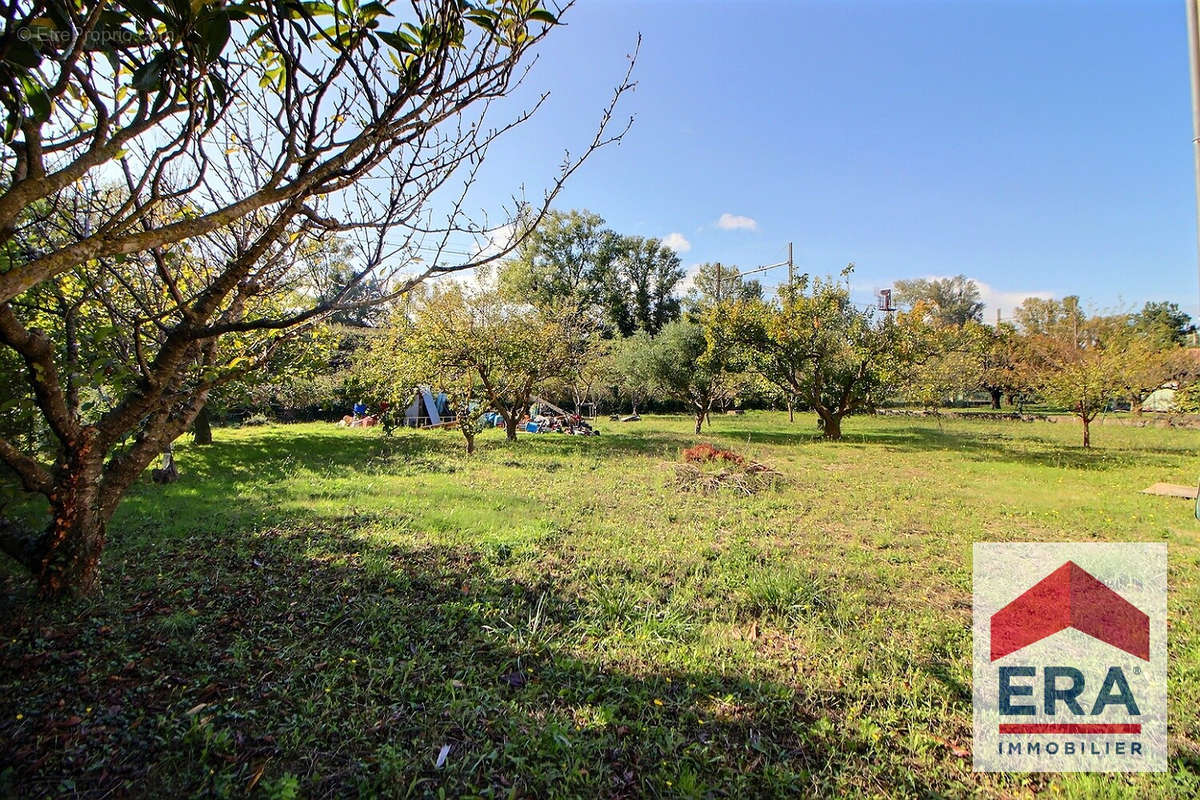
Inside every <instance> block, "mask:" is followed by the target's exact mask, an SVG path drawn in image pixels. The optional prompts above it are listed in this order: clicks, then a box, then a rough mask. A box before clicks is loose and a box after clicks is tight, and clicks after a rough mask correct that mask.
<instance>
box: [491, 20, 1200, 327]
mask: <svg viewBox="0 0 1200 800" xmlns="http://www.w3.org/2000/svg"><path fill="white" fill-rule="evenodd" d="M565 19H566V21H567V23H568V24H567V25H566V26H565V27H563V28H561V29H560V30H557V31H555V32H554V33H553V34H552V35H551V36H550V37H549V39H548V40H547V41H546V43H545V45H544V46H543V48H542V49H541V51H540V60H539V62H538V63H537V65H536V66H535V68H534V72H533V74H532V76H531V78H530V83H529V85H528V87H526V88H527V90H529V91H532V90H534V89H538V90H541V89H548V90H549V91H550V92H551V97H550V100H549V101H548V104H547V105H546V106H545V107H544V108H543V109H542V110H541V111H540V112H539V114H538V115H537V116H536V117H535V118H534V119H533V120H532V121H530V122H529V123H527V124H526V125H525V126H524V127H523V128H521V129H519V130H518V131H517V132H516V133H514V135H512V136H511V137H510V138H509V139H507V140H506V141H505V142H504V143H503V145H502V146H498V147H497V148H496V149H495V150H494V151H493V152H492V154H491V158H492V162H491V163H489V165H488V170H487V172H486V174H485V175H484V178H483V180H482V182H481V184H480V186H479V187H478V189H479V192H478V193H477V194H476V195H475V200H476V201H477V202H479V203H480V204H481V205H490V206H491V207H492V208H494V207H495V206H496V204H497V203H499V202H501V201H502V200H504V199H505V198H506V197H507V196H508V194H509V193H510V192H511V191H512V190H513V189H515V188H516V187H517V185H518V184H521V183H524V184H525V186H526V188H527V189H528V190H529V191H530V192H534V191H536V190H537V189H538V188H539V187H540V186H542V185H544V184H545V182H546V180H547V178H548V177H549V176H550V175H551V174H552V173H553V169H554V167H555V166H556V164H557V162H558V160H559V159H560V158H561V154H562V151H563V149H564V148H573V149H578V147H579V146H580V145H581V144H582V143H583V142H585V141H586V140H587V139H588V138H589V137H590V134H591V131H592V129H593V126H594V124H595V121H596V119H597V116H598V113H599V111H600V109H601V108H602V107H603V105H604V103H605V101H606V99H607V96H608V93H609V92H610V90H611V88H612V86H613V85H614V84H615V83H616V82H617V81H618V80H619V78H620V76H621V74H622V71H623V69H624V66H625V63H626V55H627V54H628V53H629V52H630V51H631V49H632V47H633V45H634V43H635V40H636V37H637V35H638V34H639V33H641V35H642V37H643V41H642V49H641V55H640V57H639V59H638V63H637V67H636V72H635V78H636V80H637V82H638V87H637V90H636V92H634V94H633V95H631V96H630V97H629V98H628V102H626V103H625V105H624V106H623V108H622V111H623V112H624V113H625V114H626V115H628V114H632V115H634V116H635V118H636V121H635V123H634V126H633V129H632V130H631V131H630V133H629V134H628V136H627V137H626V139H625V141H624V142H623V143H622V144H621V145H620V146H619V147H615V148H612V149H609V150H606V151H603V152H601V153H599V154H597V155H596V156H594V158H593V160H591V161H590V162H589V163H587V164H586V165H585V166H584V167H583V169H582V170H581V171H580V172H579V173H578V174H577V175H576V176H575V177H574V179H573V180H572V182H571V183H570V184H569V186H568V188H567V189H566V191H565V192H564V194H563V195H562V196H561V198H560V201H559V202H558V203H557V205H558V207H561V208H572V207H574V208H588V209H590V210H592V211H595V212H597V213H599V214H601V215H602V216H603V217H605V219H606V220H607V221H608V223H609V224H610V226H612V227H613V228H614V229H616V230H618V231H620V232H623V233H632V234H641V235H646V236H659V237H667V236H669V235H671V234H677V235H678V236H677V237H676V238H674V241H676V242H677V243H678V246H679V249H680V251H681V252H680V255H681V257H682V259H683V261H684V264H685V265H687V266H689V267H690V266H693V265H695V264H697V263H700V262H704V261H716V260H719V261H722V262H724V263H732V264H737V265H739V266H742V267H743V268H749V267H752V266H754V265H758V264H763V263H768V262H773V261H778V260H780V259H781V258H783V257H784V255H785V248H786V244H787V242H788V241H789V240H791V241H793V242H794V243H795V252H796V261H797V264H798V267H799V269H800V270H802V271H811V272H819V273H826V272H830V273H833V272H837V271H838V270H840V269H841V267H842V266H844V265H845V263H846V262H848V261H854V262H855V263H856V265H857V270H856V273H855V278H854V287H855V289H856V291H857V292H858V293H859V294H860V296H861V297H863V298H867V297H869V296H870V294H871V292H872V290H873V289H875V288H882V287H884V286H888V285H890V283H891V281H893V280H895V279H897V278H904V277H918V276H929V275H952V274H957V273H960V272H961V273H965V274H966V275H968V276H970V277H972V278H975V279H976V280H977V281H979V282H980V283H981V284H983V285H985V286H986V288H987V291H986V292H985V295H986V297H985V299H987V300H988V302H989V305H990V309H989V311H988V312H987V314H988V316H989V319H991V318H994V315H995V308H996V307H997V306H999V307H1000V308H1001V309H1002V310H1003V312H1004V314H1005V315H1006V316H1007V315H1008V313H1010V312H1011V308H1012V306H1013V305H1014V304H1015V303H1016V302H1018V301H1019V298H1020V297H1022V296H1025V295H1028V294H1042V295H1055V296H1061V295H1063V294H1071V293H1075V294H1080V295H1081V296H1082V297H1083V298H1084V300H1085V301H1086V302H1088V303H1089V304H1091V305H1092V306H1094V307H1096V308H1098V309H1112V308H1116V307H1129V306H1132V305H1135V304H1140V303H1141V302H1143V301H1144V300H1147V299H1167V300H1174V301H1176V302H1179V303H1180V304H1181V305H1182V306H1184V308H1186V309H1187V310H1188V311H1189V312H1192V313H1195V312H1196V309H1197V266H1196V232H1195V231H1196V229H1195V224H1196V222H1195V220H1196V212H1195V205H1194V202H1195V198H1194V193H1193V181H1194V178H1193V167H1192V152H1191V140H1192V131H1191V113H1190V95H1189V89H1188V63H1187V34H1186V26H1185V20H1184V4H1183V3H1182V2H1178V1H1177V0H1137V1H1136V2H1134V1H1132V0H1130V1H1128V2H1116V0H1110V1H1108V2H1105V1H1104V0H1091V1H1090V2H1085V1H1084V0H1046V1H1044V2H1033V1H1029V2H1025V1H1023V0H990V1H989V0H985V1H983V2H980V1H979V0H969V1H968V0H962V1H961V2H951V0H942V1H941V2H931V1H930V0H912V1H910V2H890V1H885V0H854V1H853V2H850V1H849V0H847V2H831V1H829V0H826V1H825V2H807V1H797V2H738V3H734V2H683V0H663V1H661V2H632V1H630V0H582V2H581V3H580V4H579V5H578V6H577V7H576V8H574V9H573V10H572V11H571V12H570V13H569V14H568V15H567V16H566V17H565ZM525 96H526V97H528V96H529V95H528V94H526V95H525ZM722 215H730V216H733V217H744V218H746V219H747V220H753V223H754V224H753V226H752V227H750V226H749V223H748V222H746V221H744V220H742V221H741V226H740V227H739V226H733V227H728V226H727V227H725V228H723V227H721V226H720V225H719V224H718V221H719V220H720V219H721V218H722ZM727 219H728V218H727ZM684 240H686V245H685V244H684V243H683V242H684Z"/></svg>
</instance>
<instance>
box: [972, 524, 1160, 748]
mask: <svg viewBox="0 0 1200 800" xmlns="http://www.w3.org/2000/svg"><path fill="white" fill-rule="evenodd" d="M974 556H975V564H974V600H975V602H974V665H975V669H974V671H975V690H974V712H975V741H974V766H975V769H977V770H986V771H1033V770H1036V771H1069V772H1080V771H1160V770H1165V769H1166V546H1165V545H1161V544H976V545H975V551H974Z"/></svg>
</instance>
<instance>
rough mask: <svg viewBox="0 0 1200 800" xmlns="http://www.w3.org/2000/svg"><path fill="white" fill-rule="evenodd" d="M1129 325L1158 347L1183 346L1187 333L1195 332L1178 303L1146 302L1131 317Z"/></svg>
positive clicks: (1188, 317) (1187, 316) (1190, 320)
mask: <svg viewBox="0 0 1200 800" xmlns="http://www.w3.org/2000/svg"><path fill="white" fill-rule="evenodd" d="M1131 323H1132V324H1133V326H1134V327H1135V328H1136V329H1137V330H1138V332H1139V333H1140V334H1141V335H1143V336H1146V337H1149V338H1150V339H1151V340H1153V341H1154V342H1155V343H1156V344H1158V345H1160V346H1166V345H1180V344H1183V343H1184V342H1185V341H1186V340H1187V335H1188V333H1189V332H1191V331H1193V330H1195V326H1194V325H1192V318H1191V317H1190V316H1189V315H1188V314H1187V312H1185V311H1184V310H1183V309H1181V308H1180V307H1179V304H1178V303H1168V302H1147V303H1146V304H1145V305H1144V306H1142V310H1141V311H1139V312H1138V313H1136V314H1134V315H1133V317H1132V319H1131Z"/></svg>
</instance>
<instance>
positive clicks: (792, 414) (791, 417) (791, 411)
mask: <svg viewBox="0 0 1200 800" xmlns="http://www.w3.org/2000/svg"><path fill="white" fill-rule="evenodd" d="M787 406H788V422H795V421H796V404H795V403H793V402H792V401H791V398H788V401H787Z"/></svg>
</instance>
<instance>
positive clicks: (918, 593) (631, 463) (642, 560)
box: [0, 413, 1200, 798]
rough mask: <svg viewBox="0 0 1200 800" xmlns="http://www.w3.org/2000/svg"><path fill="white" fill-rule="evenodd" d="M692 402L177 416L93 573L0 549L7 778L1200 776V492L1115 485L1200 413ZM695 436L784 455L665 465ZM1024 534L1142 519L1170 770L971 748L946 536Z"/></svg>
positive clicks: (963, 638) (960, 558) (151, 781)
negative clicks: (75, 595) (38, 584)
mask: <svg viewBox="0 0 1200 800" xmlns="http://www.w3.org/2000/svg"><path fill="white" fill-rule="evenodd" d="M690 425H691V422H690V421H688V420H686V419H683V418H670V417H658V418H647V419H646V420H644V421H643V422H641V423H631V424H624V425H618V424H617V423H609V424H605V425H602V428H603V429H604V435H603V436H602V437H600V438H599V439H584V438H574V437H561V436H552V435H545V436H523V437H522V439H521V440H520V441H519V442H517V443H516V444H515V445H507V444H505V443H504V442H503V440H502V437H501V436H500V435H498V434H497V433H495V432H489V433H488V434H486V435H485V436H483V437H482V438H481V441H480V445H481V449H480V451H479V452H478V453H477V454H476V455H475V456H473V457H471V458H470V459H468V458H466V457H465V456H464V455H463V454H462V453H461V444H462V440H461V437H459V436H458V435H457V434H454V433H449V432H440V433H439V432H404V433H401V434H399V435H398V436H397V437H396V438H394V439H393V440H390V441H389V440H387V439H385V438H384V437H383V436H382V435H381V434H380V433H379V432H378V431H375V430H346V429H340V428H336V427H334V426H332V425H322V424H313V425H295V426H277V427H262V428H246V429H240V430H218V431H217V432H216V439H217V442H216V444H214V445H212V446H210V447H207V448H195V447H188V446H185V447H183V448H181V449H180V451H179V459H178V460H179V464H180V468H181V470H182V473H183V476H182V478H181V479H180V481H179V482H178V483H177V484H174V485H172V486H169V487H166V488H161V487H156V486H153V485H152V484H150V483H149V481H146V482H145V483H144V484H143V485H141V486H140V487H139V488H138V489H137V491H136V492H135V493H134V494H133V495H132V496H131V497H130V498H129V499H128V501H127V502H126V503H125V504H124V505H123V506H122V508H121V510H120V511H119V512H118V516H117V518H116V520H115V521H114V523H113V525H112V529H111V544H110V547H109V550H108V552H107V556H106V559H105V565H104V570H105V578H104V582H105V586H104V592H103V595H102V596H101V597H98V598H95V599H91V600H87V601H81V602H77V603H75V604H73V605H70V606H68V607H57V608H46V607H43V606H41V605H39V604H37V603H36V602H34V601H31V600H30V599H29V598H28V587H27V584H26V583H25V582H24V580H23V579H22V578H21V577H20V576H18V575H16V574H15V573H7V572H5V573H0V575H2V576H3V577H2V578H0V581H2V582H0V591H2V592H3V594H2V596H0V636H3V639H2V641H0V715H2V717H0V742H2V744H0V750H2V756H0V793H7V794H12V795H19V796H41V795H71V794H77V795H80V796H93V797H100V796H125V795H131V794H132V795H145V796H174V795H202V796H232V797H241V796H246V795H247V793H249V794H251V795H253V796H263V797H290V796H304V797H335V796H344V795H347V794H357V793H363V794H385V795H387V796H406V795H413V796H485V797H522V796H537V797H556V796H557V797H566V796H577V795H585V796H597V795H599V796H656V797H657V796H661V797H705V796H712V795H718V796H729V797H747V796H762V795H780V794H788V795H792V796H813V795H822V796H946V797H968V796H970V797H997V798H999V797H1024V796H1029V795H1033V794H1040V793H1046V794H1049V795H1050V796H1053V797H1080V798H1083V797H1137V798H1144V797H1194V796H1196V794H1197V793H1200V711H1198V709H1200V621H1198V615H1197V611H1196V609H1197V608H1198V607H1200V523H1197V522H1196V521H1195V520H1194V519H1192V515H1191V506H1190V504H1188V503H1187V502H1185V501H1179V500H1173V499H1168V498H1160V497H1149V496H1145V495H1141V494H1138V492H1137V490H1138V489H1141V488H1143V487H1144V486H1146V485H1148V484H1149V483H1152V482H1154V481H1169V482H1175V483H1193V482H1194V481H1195V480H1196V478H1197V475H1198V473H1200V459H1198V458H1197V457H1196V453H1197V448H1198V446H1200V432H1197V431H1169V430H1154V429H1136V428H1122V427H1100V428H1097V429H1096V431H1095V433H1094V434H1093V439H1094V441H1095V443H1096V445H1097V447H1096V448H1095V449H1094V450H1093V451H1092V452H1086V451H1083V450H1081V449H1079V447H1078V445H1077V442H1078V439H1079V430H1078V428H1077V427H1075V426H1073V425H1064V424H1050V423H1018V422H976V421H963V420H956V421H945V422H943V423H942V424H940V425H939V423H938V421H936V420H926V419H904V418H865V417H863V418H854V419H851V420H848V421H847V424H846V426H845V430H846V432H847V439H846V441H843V442H840V443H826V442H822V441H819V440H817V439H816V438H815V433H816V431H815V428H814V426H813V424H812V420H811V419H809V417H808V416H804V417H798V420H797V423H796V424H794V425H789V424H788V422H787V418H786V415H782V414H768V413H751V414H747V415H745V416H741V417H720V418H714V419H713V424H712V427H711V429H710V430H706V431H705V433H704V434H703V435H702V436H700V437H696V436H694V435H692V434H691V432H690V430H689V428H690ZM697 441H709V442H713V443H716V444H719V445H722V446H725V447H730V448H733V449H735V450H736V451H738V452H739V453H741V454H743V455H745V456H747V457H750V458H753V459H757V460H759V461H762V462H765V463H767V464H770V465H771V466H774V467H775V468H777V469H778V470H780V471H781V472H782V473H783V474H784V475H785V476H786V479H787V483H786V485H784V486H783V487H781V488H779V489H777V490H771V491H766V492H763V493H760V494H757V495H754V496H751V497H743V496H740V495H737V494H734V493H732V492H723V493H720V494H717V495H713V496H707V497H706V496H703V495H698V494H690V493H684V492H681V491H679V490H678V489H677V488H676V486H675V484H674V471H673V468H672V463H673V462H676V461H678V458H679V452H680V450H681V448H683V447H686V446H688V445H691V444H694V443H696V442H697ZM1026 540H1029V541H1060V540H1070V541H1091V540H1104V541H1122V540H1153V541H1166V542H1167V543H1168V545H1169V553H1170V555H1169V563H1170V585H1171V592H1172V594H1171V597H1170V632H1171V641H1170V697H1171V707H1170V724H1171V771H1170V772H1169V773H1167V774H1164V775H1141V776H1125V775H1113V776H1095V775H1092V776H1086V775H1074V776H1073V775H1054V776H1047V775H1008V776H1005V775H993V776H987V775H978V774H973V773H972V772H971V768H970V748H971V731H970V727H971V713H970V686H971V665H970V648H971V645H970V606H971V586H970V579H971V545H972V542H975V541H1026ZM6 569H8V567H7V566H4V567H0V570H6ZM445 746H449V751H448V753H447V754H446V755H445V757H444V761H443V763H441V765H440V766H438V758H439V754H440V753H442V751H443V749H444V747H445Z"/></svg>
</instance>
